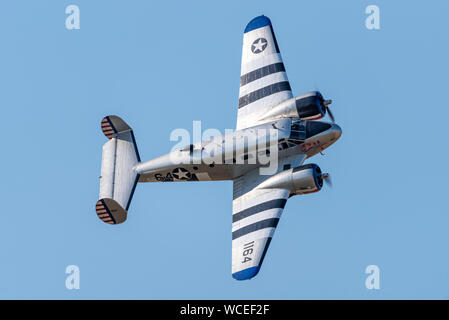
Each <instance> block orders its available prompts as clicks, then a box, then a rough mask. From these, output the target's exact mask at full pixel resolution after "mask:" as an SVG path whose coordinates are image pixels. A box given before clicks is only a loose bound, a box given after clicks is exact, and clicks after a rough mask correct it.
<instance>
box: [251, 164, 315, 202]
mask: <svg viewBox="0 0 449 320" xmlns="http://www.w3.org/2000/svg"><path fill="white" fill-rule="evenodd" d="M322 187H323V177H322V172H321V169H320V167H319V166H317V165H316V164H313V163H311V164H306V165H303V166H299V167H296V168H293V169H289V170H285V171H282V172H279V173H278V174H275V175H274V176H272V177H271V178H268V179H267V180H265V181H264V182H262V183H261V184H260V185H259V186H258V188H262V189H264V188H285V189H288V190H290V192H291V194H293V195H299V194H307V193H313V192H317V191H320V190H321V188H322Z"/></svg>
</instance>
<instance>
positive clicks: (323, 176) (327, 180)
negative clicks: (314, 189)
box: [321, 173, 332, 187]
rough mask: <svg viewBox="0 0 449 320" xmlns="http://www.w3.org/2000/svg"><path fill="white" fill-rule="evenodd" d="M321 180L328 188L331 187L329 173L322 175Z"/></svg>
mask: <svg viewBox="0 0 449 320" xmlns="http://www.w3.org/2000/svg"><path fill="white" fill-rule="evenodd" d="M321 179H323V181H324V182H326V183H327V184H328V185H329V187H332V179H331V175H330V174H329V173H322V174H321Z"/></svg>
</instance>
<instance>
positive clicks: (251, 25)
mask: <svg viewBox="0 0 449 320" xmlns="http://www.w3.org/2000/svg"><path fill="white" fill-rule="evenodd" d="M265 26H271V21H270V18H268V17H267V16H264V15H261V16H258V17H255V18H254V19H252V20H251V21H250V22H248V24H247V25H246V28H245V33H247V32H250V31H253V30H256V29H259V28H263V27H265Z"/></svg>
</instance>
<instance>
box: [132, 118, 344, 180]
mask: <svg viewBox="0 0 449 320" xmlns="http://www.w3.org/2000/svg"><path fill="white" fill-rule="evenodd" d="M295 121H297V120H295V119H293V118H282V119H279V120H276V121H271V122H267V123H264V124H262V125H259V126H256V127H252V128H247V129H244V130H238V131H235V132H233V133H232V134H228V135H220V136H217V137H214V138H212V139H210V140H206V141H201V142H199V143H195V144H193V145H191V146H187V147H185V148H183V149H181V150H176V151H172V152H170V153H167V154H165V155H163V156H160V157H157V158H155V159H153V160H150V161H146V162H141V163H139V164H137V166H136V167H135V168H134V169H135V170H136V171H137V172H138V173H139V174H140V177H139V182H169V181H192V180H193V181H219V180H233V179H235V178H237V177H239V176H241V175H243V174H245V173H247V172H249V171H251V170H253V169H255V168H257V167H260V166H262V164H261V163H259V162H258V161H256V163H254V160H253V159H248V156H246V155H247V154H248V153H249V152H248V150H255V152H256V154H257V153H263V152H264V150H266V149H267V146H269V145H270V143H271V146H273V145H276V146H278V151H277V158H278V160H281V159H282V158H287V157H291V156H294V155H305V159H307V158H310V157H313V156H314V155H316V154H317V153H319V152H321V151H323V150H324V149H326V148H328V147H329V146H330V145H331V144H333V143H334V142H335V141H337V139H338V138H339V137H340V135H341V128H340V127H339V126H338V125H336V124H328V123H326V122H320V121H302V125H303V126H305V125H306V124H307V123H308V127H309V125H310V124H313V125H315V126H316V125H317V124H318V125H321V127H322V128H321V127H318V129H315V130H314V131H312V132H310V136H303V137H302V139H300V140H298V139H297V140H294V142H295V143H289V141H292V140H291V139H290V138H291V137H292V136H293V132H292V124H293V123H294V122H295ZM327 127H328V128H327ZM273 130H274V131H276V132H274V131H273ZM260 132H262V134H260ZM273 133H274V134H273ZM264 134H265V138H263V139H249V141H248V137H255V136H257V135H259V137H263V136H264ZM245 139H246V140H245ZM243 140H244V141H243ZM230 141H233V142H234V143H231V144H230V143H229V142H230ZM239 141H243V142H242V143H239ZM283 146H285V148H284V147H283ZM271 150H273V149H271ZM272 154H273V153H272ZM265 156H266V155H265ZM272 160H273V159H272ZM278 162H279V163H281V161H278ZM175 170H177V171H175ZM181 170H182V171H181ZM278 171H279V170H278Z"/></svg>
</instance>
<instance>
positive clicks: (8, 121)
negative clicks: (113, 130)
mask: <svg viewBox="0 0 449 320" xmlns="http://www.w3.org/2000/svg"><path fill="white" fill-rule="evenodd" d="M69 4H76V5H78V6H79V8H80V11H81V29H80V30H72V31H69V30H67V29H66V28H65V19H66V16H67V15H66V14H65V8H66V6H67V5H69ZM370 4H376V5H378V6H379V7H380V18H381V25H380V26H381V29H380V30H378V31H371V30H367V29H366V27H365V18H366V16H367V15H366V14H365V8H366V6H368V5H370ZM448 12H449V2H447V1H419V2H418V1H413V2H411V1H384V0H383V1H380V0H370V1H332V0H329V1H261V0H257V1H196V0H195V1H157V2H156V1H98V0H97V1H85V0H71V1H65V0H64V1H60V0H58V1H57V0H54V1H2V2H1V4H0V41H1V50H0V108H1V111H2V112H1V115H2V117H1V118H2V132H3V134H2V136H3V139H2V148H1V150H2V151H1V155H2V156H1V160H0V164H1V165H0V177H1V179H0V180H1V182H0V194H1V200H2V201H1V203H2V207H3V209H2V210H1V215H0V216H1V220H0V298H42V299H47V298H60V299H81V298H84V299H91V298H113V299H116V298H125V299H128V298H130V299H132V298H137V299H161V298H164V299H170V298H175V299H196V298H200V299H209V298H210V299H215V298H218V299H228V298H229V299H240V298H244V299H246V298H247V299H252V298H255V299H278V298H285V299H307V298H326V299H327V298H331V299H333V298H338V299H347V298H357V299H390V298H398V299H404V298H405V299H408V298H418V299H419V298H436V299H448V298H449V255H448V249H449V232H448V231H449V212H448V210H447V198H448V193H447V190H448V185H447V184H448V181H449V176H448V170H447V167H446V165H447V163H448V155H449V154H448V142H447V141H448V131H447V129H446V126H447V125H446V124H447V119H448V115H449V111H448V110H449V105H448V94H449V93H448V80H447V76H448V74H449V68H448V60H447V59H448V56H449V45H448V39H449V37H448V34H449V20H448V19H447V15H448ZM260 14H265V15H267V16H268V17H270V19H271V21H272V23H273V26H274V30H275V33H276V36H277V39H278V42H279V46H280V49H281V53H282V56H283V59H284V64H285V66H286V69H287V73H288V77H289V80H290V84H291V86H292V89H293V93H294V94H295V95H299V94H301V93H304V92H307V91H310V90H314V89H319V90H321V91H322V93H323V94H324V95H325V97H326V98H331V99H333V101H334V103H333V104H332V108H333V111H334V113H335V116H336V119H337V123H338V124H339V125H340V126H341V127H342V129H343V135H342V137H341V139H340V140H339V141H338V142H337V143H336V144H334V145H333V146H332V147H331V148H329V149H328V150H326V152H325V154H326V155H325V156H321V155H318V156H316V157H315V158H313V159H311V160H309V161H308V162H314V163H317V164H318V165H320V166H321V168H323V169H324V170H325V171H328V172H330V173H331V174H332V176H333V182H334V187H333V188H332V189H330V188H328V187H324V188H323V190H321V192H319V193H315V194H312V195H307V196H297V197H293V198H291V199H290V200H289V201H288V203H287V205H286V209H285V211H284V214H283V217H282V219H281V221H280V223H279V226H278V228H277V232H276V235H275V237H274V239H273V241H272V243H271V246H270V250H269V251H268V254H267V256H266V259H265V261H264V265H263V267H262V269H261V271H260V273H259V275H258V276H257V277H256V278H254V279H253V280H250V281H243V282H238V281H236V280H234V279H233V278H232V277H231V210H232V183H231V182H201V183H166V184H162V183H160V184H139V185H138V186H137V189H136V193H135V195H134V199H133V203H132V204H131V208H130V212H129V215H128V220H127V222H126V223H124V224H122V225H119V226H110V225H107V224H105V223H103V222H101V221H100V220H99V219H98V218H97V216H96V214H95V210H94V207H95V202H96V201H97V199H98V191H99V179H98V177H99V175H100V167H101V148H102V145H103V144H104V143H105V142H106V141H107V140H106V138H105V137H104V135H103V134H102V132H101V130H100V121H101V119H102V117H103V116H105V115H109V114H116V115H119V116H121V117H122V118H123V119H125V121H127V122H128V123H129V124H130V125H131V126H132V127H133V129H134V132H135V136H136V139H137V143H138V146H139V150H140V154H141V157H142V159H143V160H149V159H151V158H153V157H156V156H158V155H161V154H164V153H166V152H168V151H169V150H170V149H171V148H172V147H173V145H174V144H175V143H174V142H170V140H169V137H170V133H171V131H172V130H173V129H176V128H186V129H188V130H192V121H193V120H201V121H202V125H203V128H204V129H207V128H217V129H219V130H220V131H222V132H224V129H226V128H234V127H235V123H236V114H237V100H238V87H239V76H240V59H241V56H240V55H241V45H242V35H243V30H244V28H245V26H246V24H247V23H248V22H249V21H250V20H251V19H252V18H253V17H255V16H258V15H260ZM327 119H328V118H327ZM72 264H74V265H77V266H79V267H80V271H81V282H80V284H81V289H80V290H67V289H66V287H65V280H66V277H67V275H66V274H65V268H66V267H67V266H68V265H72ZM371 264H375V265H378V266H379V268H380V286H381V288H380V290H367V289H366V287H365V279H366V277H367V275H366V274H365V268H366V267H367V266H368V265H371Z"/></svg>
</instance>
